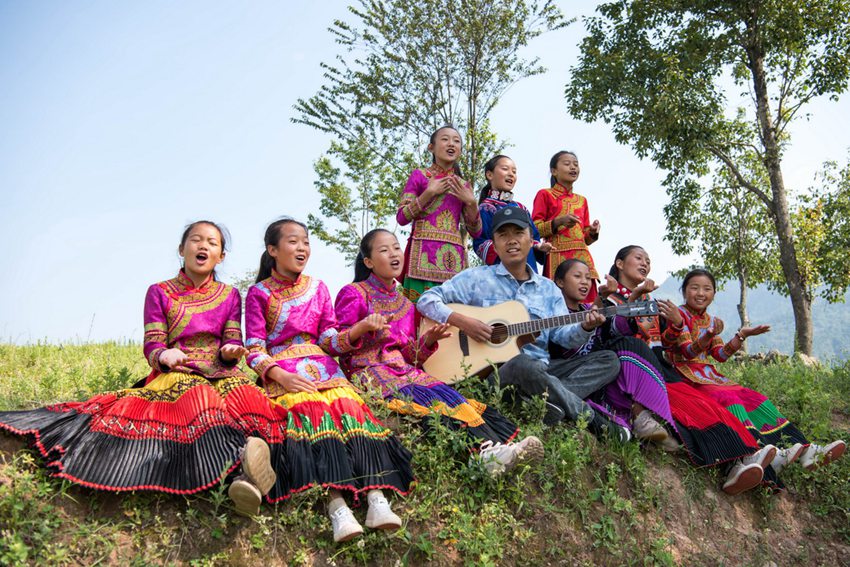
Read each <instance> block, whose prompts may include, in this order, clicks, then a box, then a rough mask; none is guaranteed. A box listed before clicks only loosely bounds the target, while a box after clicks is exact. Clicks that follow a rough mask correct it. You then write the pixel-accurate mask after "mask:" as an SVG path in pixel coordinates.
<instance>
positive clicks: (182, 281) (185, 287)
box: [177, 268, 215, 291]
mask: <svg viewBox="0 0 850 567" xmlns="http://www.w3.org/2000/svg"><path fill="white" fill-rule="evenodd" d="M214 280H215V274H210V275H209V276H207V279H205V280H204V281H203V282H202V283H201V285H199V286H198V287H195V282H193V281H192V278H190V277H189V276H188V275H186V272H185V271H184V270H183V268H180V271H179V272H177V283H178V284H179V285H180V287H181V288H182V290H181V291H206V289H207V287H208V286H209V284H210V282H212V281H214Z"/></svg>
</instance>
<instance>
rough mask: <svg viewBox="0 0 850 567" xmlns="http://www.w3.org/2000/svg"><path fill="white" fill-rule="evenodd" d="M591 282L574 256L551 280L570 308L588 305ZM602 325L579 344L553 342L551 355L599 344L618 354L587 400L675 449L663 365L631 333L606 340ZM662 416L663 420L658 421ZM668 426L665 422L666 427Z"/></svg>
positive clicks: (589, 349) (643, 435) (578, 351)
mask: <svg viewBox="0 0 850 567" xmlns="http://www.w3.org/2000/svg"><path fill="white" fill-rule="evenodd" d="M592 283H593V278H592V277H591V275H590V268H588V266H587V264H585V263H584V262H582V261H581V260H577V259H575V258H573V259H570V260H565V261H563V262H561V265H560V266H558V269H557V270H555V284H556V285H557V286H558V287H559V288H561V291H562V292H563V294H564V301H565V302H566V303H567V307H568V308H569V310H570V313H578V312H581V311H587V310H589V309H590V308H591V304H588V303H584V301H585V300H586V299H587V294H588V293H589V292H590V288H591V286H592ZM607 335H608V333H607V332H606V330H605V329H604V328H603V327H599V328H597V329H596V332H595V333H594V334H593V335H591V337H590V340H589V341H588V342H587V343H586V344H585V345H584V346H582V347H580V348H577V349H572V350H569V351H567V350H565V349H563V348H562V347H560V346H558V345H556V344H554V343H553V344H551V345H550V347H549V351H550V352H551V353H552V356H553V357H559V358H570V357H573V356H583V355H586V354H588V353H591V352H594V351H599V350H603V349H604V350H611V351H614V352H615V353H617V357H618V358H619V359H620V374H619V375H618V376H617V380H616V381H615V382H612V383H610V384H608V386H606V387H605V388H604V389H603V390H601V391H600V392H599V394H601V395H600V396H599V397H598V399H596V400H595V402H598V403H594V399H593V397H592V398H591V399H590V400H588V403H590V404H591V405H592V406H594V409H596V407H597V406H598V405H599V404H601V405H602V406H603V408H604V409H605V410H607V411H608V412H609V413H613V414H614V415H615V416H617V417H618V418H620V420H621V421H623V422H625V423H627V424H630V425H631V429H632V432H633V433H634V435H635V437H637V438H638V439H641V440H644V441H653V442H656V443H660V444H661V446H662V447H664V448H666V449H667V450H676V449H678V446H679V444H678V443H677V442H676V441H675V440H674V439H673V438H672V437H670V436H669V434H668V431H667V429H668V428H669V429H670V430H671V431H675V430H676V426H675V424H674V422H673V416H672V414H671V413H670V402H669V401H668V399H667V387H666V385H665V383H664V378H663V377H662V375H661V371H660V370H658V369H657V368H655V367H654V366H653V365H652V363H651V362H650V361H651V360H653V359H654V358H655V355H653V354H652V351H651V350H650V349H649V347H648V346H647V345H646V343H644V342H643V341H641V340H640V339H637V338H635V337H626V336H617V337H611V338H608V339H607V340H606V339H605V337H606V336H607ZM658 420H661V421H662V422H663V424H664V425H662V424H661V423H659V421H658ZM665 426H666V427H665Z"/></svg>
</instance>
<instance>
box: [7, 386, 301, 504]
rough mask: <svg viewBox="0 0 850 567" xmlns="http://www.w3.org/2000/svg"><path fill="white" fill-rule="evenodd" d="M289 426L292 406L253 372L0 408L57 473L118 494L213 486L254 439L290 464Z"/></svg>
mask: <svg viewBox="0 0 850 567" xmlns="http://www.w3.org/2000/svg"><path fill="white" fill-rule="evenodd" d="M285 423H286V415H285V412H284V411H283V410H282V409H281V408H277V407H275V406H274V405H273V404H271V403H270V401H269V399H268V398H267V397H266V396H265V394H264V393H263V391H262V390H260V389H259V388H258V387H257V386H255V385H254V384H253V383H251V382H250V381H249V380H248V379H247V378H246V377H242V376H236V377H231V378H222V379H219V380H215V381H209V380H207V379H205V378H203V377H200V376H195V375H190V374H183V373H178V372H170V373H166V374H161V375H159V376H157V377H156V378H155V379H153V380H152V381H151V382H150V383H148V384H147V385H145V386H142V387H139V388H129V389H125V390H119V391H116V392H108V393H104V394H99V395H97V396H94V397H93V398H91V399H89V400H86V401H84V402H70V403H62V404H56V405H52V406H47V407H44V408H39V409H35V410H30V411H9V412H0V429H3V430H5V431H8V432H11V433H14V434H18V435H24V436H27V437H29V438H30V439H31V440H32V441H33V444H34V446H35V447H36V449H37V450H38V452H39V453H40V454H41V456H42V457H43V458H44V459H45V462H46V465H47V467H48V468H49V469H50V470H51V472H52V474H53V475H54V476H57V477H59V478H64V479H67V480H69V481H71V482H74V483H76V484H80V485H83V486H87V487H90V488H95V489H101V490H108V491H113V492H124V491H131V490H146V491H155V492H166V493H172V494H193V493H196V492H199V491H202V490H205V489H208V488H210V487H213V486H215V485H216V484H218V483H219V482H220V481H221V480H222V479H223V478H225V476H226V475H227V474H228V473H230V472H231V471H233V470H234V469H235V468H236V467H238V466H239V463H240V456H241V455H240V453H241V450H242V448H243V447H244V445H245V441H246V439H247V437H248V436H252V435H253V436H258V437H261V438H263V439H264V440H265V441H266V442H267V443H268V444H269V446H270V449H271V451H272V458H273V463H272V466H273V467H275V468H277V467H283V462H282V459H283V457H284V451H283V440H284V437H283V435H284V434H285ZM275 460H277V461H278V462H274V461H275Z"/></svg>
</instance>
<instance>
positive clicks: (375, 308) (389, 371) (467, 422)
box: [336, 228, 542, 474]
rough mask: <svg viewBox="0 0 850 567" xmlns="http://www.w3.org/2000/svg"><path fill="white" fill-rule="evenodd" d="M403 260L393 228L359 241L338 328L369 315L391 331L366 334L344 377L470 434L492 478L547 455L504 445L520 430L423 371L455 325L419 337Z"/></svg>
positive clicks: (349, 356)
mask: <svg viewBox="0 0 850 567" xmlns="http://www.w3.org/2000/svg"><path fill="white" fill-rule="evenodd" d="M401 260H402V253H401V246H400V245H399V243H398V240H397V239H396V237H395V235H394V234H393V233H391V232H389V231H387V230H384V229H380V228H379V229H375V230H372V231H370V232H369V233H367V234H366V236H364V237H363V240H361V242H360V252H359V254H358V255H357V260H356V262H355V266H354V283H351V284H349V285H347V286H345V287H343V288H342V289H341V290H340V292H339V295H337V298H336V316H337V320H338V321H339V325H340V329H346V328H351V329H353V328H354V327H356V326H357V325H358V324H359V323H358V321H360V322H362V321H364V320H369V319H371V318H380V320H382V321H384V322H385V324H386V326H385V327H384V328H382V329H381V330H379V331H374V332H371V333H367V334H366V335H364V336H363V339H362V341H361V346H360V348H358V349H356V350H352V351H349V352H347V353H345V354H343V355H342V356H340V364H341V365H342V367H343V369H344V370H345V373H346V374H347V375H348V376H349V377H350V378H351V379H352V380H354V379H357V380H360V381H362V382H368V383H372V384H374V385H376V386H378V387H380V388H381V393H382V395H383V397H384V399H385V400H386V402H387V405H388V406H389V407H390V409H392V410H393V411H396V412H398V413H401V414H406V415H413V416H419V417H425V416H428V415H430V414H432V413H435V412H436V413H437V414H439V415H440V418H441V420H442V421H443V422H445V423H446V425H448V426H449V427H452V428H454V429H463V430H465V431H466V432H467V433H468V434H469V436H470V441H471V443H472V444H473V445H474V446H476V447H478V448H479V449H481V451H480V454H479V456H477V457H474V458H482V459H483V463H484V466H485V467H486V468H487V469H488V470H489V471H490V472H491V473H493V474H499V473H501V472H503V471H504V470H506V469H507V468H510V467H511V466H513V464H514V463H515V462H516V461H517V460H518V459H519V458H524V456H530V455H531V454H532V452H533V451H535V450H537V449H540V450H542V445H539V447H538V445H537V444H539V443H540V442H539V440H537V439H536V438H526V439H525V440H523V441H522V442H520V443H512V444H508V445H504V443H506V442H508V441H510V440H511V439H513V438H514V437H515V436H516V434H517V432H518V430H517V427H516V425H514V424H513V423H511V422H510V421H509V420H508V419H507V418H505V417H504V416H503V415H502V414H500V413H499V412H498V411H497V410H496V409H494V408H491V407H488V406H486V405H484V404H482V403H480V402H478V401H476V400H471V399H467V398H465V397H464V396H462V395H461V394H460V393H458V392H457V391H456V390H455V389H454V388H452V387H450V386H448V385H447V384H445V383H443V382H441V381H439V380H438V379H436V378H434V377H433V376H430V375H429V374H427V373H426V372H424V371H423V370H422V368H421V366H422V363H423V362H424V361H425V360H426V359H427V358H428V357H429V356H430V355H431V354H432V353H433V352H435V351H436V350H437V348H438V341H440V340H441V339H444V338H448V337H450V336H451V333H450V332H449V330H448V329H449V325H447V324H442V325H441V324H438V325H434V326H433V327H431V328H429V329H428V330H427V331H426V332H424V333H423V334H422V335H421V336H420V337H419V339H418V340H417V339H416V338H415V337H416V322H415V319H416V317H415V308H414V305H413V303H412V302H411V301H410V300H408V299H407V298H406V297H405V296H404V295H403V294H402V293H401V292H400V291H399V290H398V289H397V287H396V284H395V281H396V278H398V276H399V274H400V273H401V268H402V266H401ZM488 328H489V327H488ZM422 423H423V425H425V423H426V422H424V421H423V422H422ZM488 455H489V456H490V457H492V458H489V457H488ZM500 457H501V458H500Z"/></svg>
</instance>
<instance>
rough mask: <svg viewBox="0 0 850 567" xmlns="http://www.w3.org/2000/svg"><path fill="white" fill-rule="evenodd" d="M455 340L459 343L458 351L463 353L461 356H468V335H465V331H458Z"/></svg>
mask: <svg viewBox="0 0 850 567" xmlns="http://www.w3.org/2000/svg"><path fill="white" fill-rule="evenodd" d="M457 340H458V342H459V343H460V352H462V353H463V356H469V337H467V336H466V333H464V332H463V331H459V332H458V334H457Z"/></svg>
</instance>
